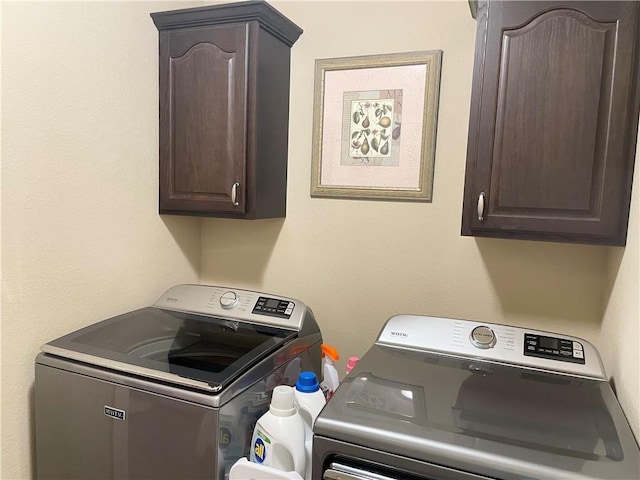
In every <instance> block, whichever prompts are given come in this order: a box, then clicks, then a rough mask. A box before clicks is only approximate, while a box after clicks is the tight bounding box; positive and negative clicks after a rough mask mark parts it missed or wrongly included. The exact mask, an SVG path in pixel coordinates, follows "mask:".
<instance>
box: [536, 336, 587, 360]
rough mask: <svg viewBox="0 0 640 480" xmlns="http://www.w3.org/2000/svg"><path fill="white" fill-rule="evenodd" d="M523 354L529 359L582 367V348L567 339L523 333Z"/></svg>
mask: <svg viewBox="0 0 640 480" xmlns="http://www.w3.org/2000/svg"><path fill="white" fill-rule="evenodd" d="M523 353H524V354H525V355H529V356H531V357H540V358H549V359H552V360H562V361H564V362H574V363H581V364H583V365H584V347H583V346H582V343H580V342H577V341H575V340H570V339H567V338H559V337H547V336H544V335H537V334H535V333H525V334H524V352H523Z"/></svg>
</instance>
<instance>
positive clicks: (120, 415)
mask: <svg viewBox="0 0 640 480" xmlns="http://www.w3.org/2000/svg"><path fill="white" fill-rule="evenodd" d="M104 414H105V415H106V416H107V417H112V418H115V419H117V420H126V419H127V412H125V411H124V410H120V409H118V408H113V407H110V406H108V405H105V406H104Z"/></svg>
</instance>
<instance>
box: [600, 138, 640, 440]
mask: <svg viewBox="0 0 640 480" xmlns="http://www.w3.org/2000/svg"><path fill="white" fill-rule="evenodd" d="M639 151H640V142H638V147H637V148H636V152H639ZM633 183H634V191H633V196H632V200H631V215H630V218H629V233H628V234H627V246H626V248H624V249H614V251H613V252H612V253H611V255H610V258H609V284H608V292H607V293H608V299H607V300H608V301H607V309H606V313H605V316H604V320H603V322H602V329H601V332H600V337H599V343H598V347H599V348H600V352H601V353H602V356H603V357H604V362H605V365H606V366H607V372H608V373H609V376H612V377H613V380H614V387H615V389H616V391H617V394H618V398H619V399H620V403H621V404H622V408H623V409H624V411H625V413H626V415H627V418H628V420H629V422H630V423H631V425H632V426H633V427H634V431H635V434H636V438H638V437H640V428H638V427H639V426H640V386H639V382H640V353H639V352H640V348H638V342H639V341H640V225H639V224H640V222H639V220H640V159H638V155H637V154H636V168H635V174H634V178H633Z"/></svg>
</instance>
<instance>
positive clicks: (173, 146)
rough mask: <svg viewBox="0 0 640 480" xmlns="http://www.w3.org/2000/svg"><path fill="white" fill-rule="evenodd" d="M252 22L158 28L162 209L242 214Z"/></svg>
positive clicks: (243, 206) (169, 211) (167, 211)
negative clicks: (250, 25)
mask: <svg viewBox="0 0 640 480" xmlns="http://www.w3.org/2000/svg"><path fill="white" fill-rule="evenodd" d="M246 62H247V25H246V24H236V25H231V26H217V27H206V28H187V29H176V30H165V31H162V32H161V33H160V213H180V212H190V213H192V214H193V213H196V214H197V213H198V212H201V213H207V212H234V213H238V214H243V213H244V212H245V200H244V198H245V150H246V113H245V112H246V98H247V66H246Z"/></svg>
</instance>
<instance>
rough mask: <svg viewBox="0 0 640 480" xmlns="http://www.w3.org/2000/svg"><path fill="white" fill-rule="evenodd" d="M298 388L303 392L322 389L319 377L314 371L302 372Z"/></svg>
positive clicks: (297, 383) (297, 384)
mask: <svg viewBox="0 0 640 480" xmlns="http://www.w3.org/2000/svg"><path fill="white" fill-rule="evenodd" d="M296 390H298V391H299V392H303V393H313V392H317V391H318V390H320V384H319V383H318V378H317V377H316V374H315V373H313V372H302V373H301V374H300V376H299V377H298V381H297V382H296Z"/></svg>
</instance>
